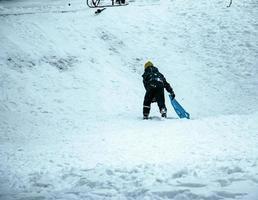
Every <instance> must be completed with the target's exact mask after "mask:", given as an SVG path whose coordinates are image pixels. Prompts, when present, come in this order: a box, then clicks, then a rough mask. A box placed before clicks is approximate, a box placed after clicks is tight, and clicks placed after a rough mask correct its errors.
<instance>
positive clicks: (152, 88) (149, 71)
mask: <svg viewBox="0 0 258 200" xmlns="http://www.w3.org/2000/svg"><path fill="white" fill-rule="evenodd" d="M144 68H145V70H144V74H143V75H142V77H143V85H144V87H145V89H146V93H145V96H144V101H143V118H144V119H147V118H148V116H149V113H150V108H151V103H153V102H157V104H158V107H159V110H160V113H161V117H167V108H166V105H165V97H164V88H165V89H166V90H167V92H169V93H170V94H171V96H172V97H173V98H175V93H174V91H173V89H172V87H171V86H170V84H169V83H168V82H167V81H166V79H165V77H164V76H163V74H161V73H160V72H159V70H158V68H156V67H154V65H153V64H152V63H151V62H150V61H148V62H147V63H146V64H145V65H144Z"/></svg>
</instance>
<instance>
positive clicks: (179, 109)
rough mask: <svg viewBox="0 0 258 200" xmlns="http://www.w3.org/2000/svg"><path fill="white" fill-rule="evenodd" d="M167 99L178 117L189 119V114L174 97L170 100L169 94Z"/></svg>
mask: <svg viewBox="0 0 258 200" xmlns="http://www.w3.org/2000/svg"><path fill="white" fill-rule="evenodd" d="M169 99H170V101H171V104H172V106H173V108H174V110H175V111H176V114H177V115H178V117H180V118H187V119H190V114H189V113H188V112H186V111H185V109H184V108H183V107H182V106H181V105H180V104H179V103H178V102H177V100H176V99H173V100H172V96H171V95H169Z"/></svg>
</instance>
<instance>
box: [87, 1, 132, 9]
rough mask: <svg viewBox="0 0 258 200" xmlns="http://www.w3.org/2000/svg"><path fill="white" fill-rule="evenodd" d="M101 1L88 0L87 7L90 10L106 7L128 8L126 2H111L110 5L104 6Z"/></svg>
mask: <svg viewBox="0 0 258 200" xmlns="http://www.w3.org/2000/svg"><path fill="white" fill-rule="evenodd" d="M100 2H101V0H87V5H88V7H90V8H105V7H117V6H127V5H128V3H127V2H125V0H111V3H110V4H102V3H100Z"/></svg>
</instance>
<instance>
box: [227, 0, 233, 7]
mask: <svg viewBox="0 0 258 200" xmlns="http://www.w3.org/2000/svg"><path fill="white" fill-rule="evenodd" d="M231 5H232V0H230V2H229V5H228V6H227V7H228V8H229V7H230V6H231Z"/></svg>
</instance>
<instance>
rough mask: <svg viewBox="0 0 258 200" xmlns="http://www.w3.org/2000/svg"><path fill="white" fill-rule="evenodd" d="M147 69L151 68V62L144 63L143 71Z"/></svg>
mask: <svg viewBox="0 0 258 200" xmlns="http://www.w3.org/2000/svg"><path fill="white" fill-rule="evenodd" d="M148 67H153V64H152V62H151V61H148V62H146V63H145V65H144V69H146V68H148Z"/></svg>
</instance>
